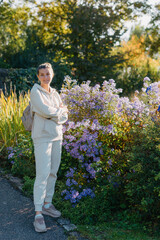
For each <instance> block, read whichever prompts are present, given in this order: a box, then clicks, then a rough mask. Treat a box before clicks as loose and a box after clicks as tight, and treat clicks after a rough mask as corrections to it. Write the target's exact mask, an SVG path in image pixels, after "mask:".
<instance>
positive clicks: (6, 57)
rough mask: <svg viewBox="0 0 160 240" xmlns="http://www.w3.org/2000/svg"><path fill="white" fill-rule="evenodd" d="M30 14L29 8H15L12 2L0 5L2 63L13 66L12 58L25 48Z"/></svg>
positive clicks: (0, 53) (0, 54)
mask: <svg viewBox="0 0 160 240" xmlns="http://www.w3.org/2000/svg"><path fill="white" fill-rule="evenodd" d="M29 12H30V9H29V8H28V7H17V8H13V7H12V5H11V3H10V2H9V3H6V2H4V3H3V2H2V3H1V4H0V13H1V14H0V22H1V24H0V58H1V63H2V62H3V63H5V62H9V63H10V64H11V66H12V63H13V62H14V58H13V59H12V56H14V54H16V53H18V52H19V51H21V49H24V48H25V39H26V31H25V30H26V28H27V25H28V21H29Z"/></svg>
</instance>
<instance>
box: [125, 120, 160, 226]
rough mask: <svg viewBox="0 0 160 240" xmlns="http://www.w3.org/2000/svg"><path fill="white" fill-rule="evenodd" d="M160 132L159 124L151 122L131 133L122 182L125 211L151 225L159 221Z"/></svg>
mask: <svg viewBox="0 0 160 240" xmlns="http://www.w3.org/2000/svg"><path fill="white" fill-rule="evenodd" d="M159 130H160V124H159V123H158V122H150V124H149V125H148V126H147V127H146V128H145V129H143V130H142V131H137V132H135V131H134V132H133V134H134V138H133V143H132V144H133V145H132V148H131V149H130V151H129V152H128V154H127V155H128V172H127V173H126V176H125V181H124V184H125V186H124V193H125V194H126V200H127V201H128V208H129V209H130V210H132V211H133V212H135V211H137V212H138V213H139V214H140V215H141V216H142V219H143V220H145V221H149V220H150V221H153V222H157V221H158V222H159V218H160V136H159Z"/></svg>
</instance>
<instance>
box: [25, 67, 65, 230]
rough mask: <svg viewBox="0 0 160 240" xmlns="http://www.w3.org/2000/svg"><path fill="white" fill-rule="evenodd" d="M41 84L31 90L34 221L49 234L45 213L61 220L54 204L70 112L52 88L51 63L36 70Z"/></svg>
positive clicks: (38, 228)
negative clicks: (64, 125) (34, 176)
mask: <svg viewBox="0 0 160 240" xmlns="http://www.w3.org/2000/svg"><path fill="white" fill-rule="evenodd" d="M37 77H38V79H39V81H40V85H39V84H37V83H36V84H34V86H33V88H32V89H31V94H30V98H31V109H32V112H33V113H34V121H33V126H32V139H33V143H34V154H35V162H36V179H35V183H34V192H33V195H34V205H35V212H36V215H35V220H34V223H33V225H34V227H35V231H37V232H46V231H47V229H46V225H45V222H44V218H43V215H42V214H46V215H49V216H52V217H60V215H61V213H60V211H58V210H56V209H55V207H54V206H53V205H52V198H53V195H54V189H55V183H56V179H57V171H58V169H59V165H60V161H61V150H62V124H63V123H65V122H66V121H67V118H68V114H67V112H68V110H67V107H66V106H64V105H63V103H62V100H61V98H60V96H59V94H58V93H57V91H56V90H55V89H54V88H51V87H50V83H51V81H52V78H53V77H54V72H53V69H52V66H51V64H49V63H44V64H41V65H40V66H39V67H38V69H37Z"/></svg>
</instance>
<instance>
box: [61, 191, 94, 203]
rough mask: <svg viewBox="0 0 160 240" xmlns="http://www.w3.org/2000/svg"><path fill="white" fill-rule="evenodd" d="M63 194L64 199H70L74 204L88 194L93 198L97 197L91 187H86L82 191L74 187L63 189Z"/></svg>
mask: <svg viewBox="0 0 160 240" xmlns="http://www.w3.org/2000/svg"><path fill="white" fill-rule="evenodd" d="M61 195H62V196H63V195H65V196H64V199H65V200H70V202H71V203H73V204H75V203H78V202H79V201H80V199H82V198H83V197H87V196H90V197H91V198H94V197H95V193H94V191H93V190H92V189H90V188H84V189H83V190H82V191H81V192H80V191H77V190H75V189H73V188H71V189H70V190H66V189H65V190H63V191H62V193H61Z"/></svg>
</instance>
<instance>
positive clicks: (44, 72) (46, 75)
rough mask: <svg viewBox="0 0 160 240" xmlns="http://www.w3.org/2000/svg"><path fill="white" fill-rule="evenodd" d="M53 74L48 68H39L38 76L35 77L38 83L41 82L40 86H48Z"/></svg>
mask: <svg viewBox="0 0 160 240" xmlns="http://www.w3.org/2000/svg"><path fill="white" fill-rule="evenodd" d="M53 76H54V75H53V72H52V69H50V68H41V69H39V74H38V75H37V77H38V79H39V81H40V82H41V86H46V85H48V86H49V85H50V83H51V81H52V78H53Z"/></svg>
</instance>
